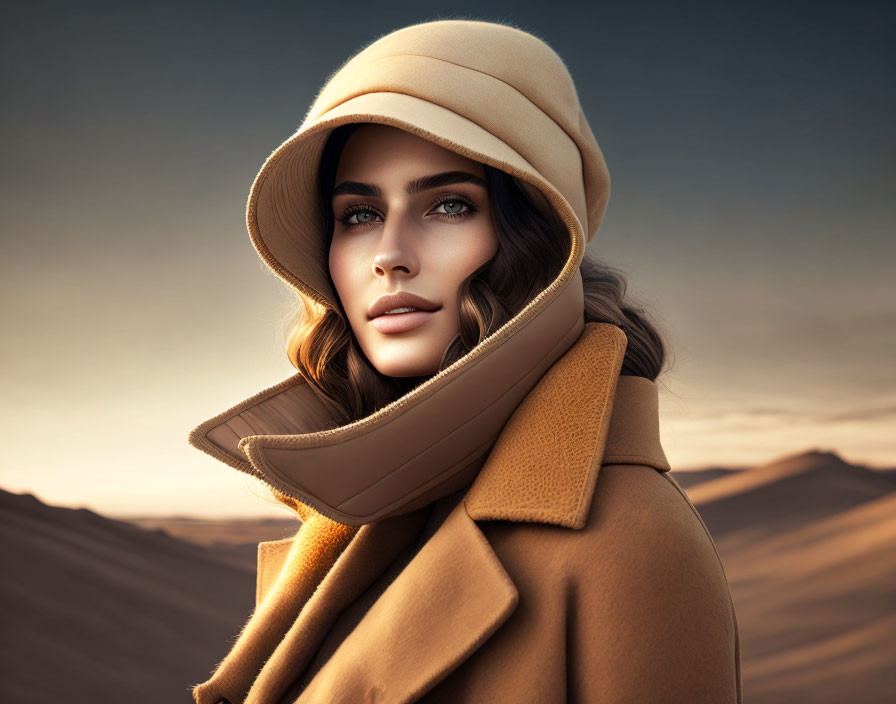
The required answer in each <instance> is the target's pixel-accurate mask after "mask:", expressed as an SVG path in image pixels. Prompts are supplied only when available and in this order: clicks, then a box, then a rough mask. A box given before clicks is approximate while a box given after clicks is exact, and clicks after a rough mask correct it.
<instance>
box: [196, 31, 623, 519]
mask: <svg viewBox="0 0 896 704" xmlns="http://www.w3.org/2000/svg"><path fill="white" fill-rule="evenodd" d="M349 122H373V123H381V124H387V125H393V126H395V127H398V128H400V129H403V130H407V131H408V132H411V133H413V134H415V135H418V136H420V137H423V138H425V139H427V140H430V141H432V142H435V143H437V144H439V145H441V146H443V147H445V148H447V149H450V150H452V151H455V152H458V153H460V154H462V155H464V156H466V157H469V158H471V159H474V160H477V161H480V162H483V163H485V164H489V165H491V166H494V167H496V168H498V169H501V170H503V171H505V172H507V173H509V174H512V175H513V176H516V177H517V178H519V179H521V180H522V181H524V182H526V183H528V184H531V185H532V186H534V187H535V188H537V189H539V190H540V191H541V192H542V193H544V195H545V196H546V197H547V199H548V201H549V202H550V203H551V204H552V205H553V207H554V208H555V209H556V211H557V213H558V215H559V216H560V218H561V219H562V220H563V222H564V223H565V224H566V227H567V230H568V232H566V233H558V236H561V235H562V236H564V237H568V239H569V256H568V259H567V261H566V264H565V265H564V267H563V269H562V270H561V272H560V273H559V275H558V276H557V277H556V279H555V280H554V281H553V282H552V283H551V284H550V285H549V286H548V287H547V288H545V289H544V290H543V291H541V292H540V293H539V294H538V295H537V296H536V297H535V298H534V299H533V300H532V301H530V302H529V303H528V304H527V305H526V306H525V307H524V308H523V309H522V310H521V311H520V312H519V313H518V314H517V315H516V316H515V317H514V318H512V319H511V320H510V321H508V322H507V323H506V324H505V325H504V326H502V327H501V328H500V329H498V330H497V331H495V332H494V333H493V334H492V335H490V336H489V337H487V338H486V339H484V340H483V341H482V342H480V343H479V344H478V345H477V346H476V347H475V348H474V349H472V350H471V351H470V352H469V353H468V354H466V355H465V356H464V357H462V358H461V359H459V360H457V361H456V362H455V363H454V364H452V365H451V366H449V367H447V368H446V369H443V370H442V371H441V372H439V373H438V374H436V375H434V376H433V377H431V378H430V379H428V380H427V381H426V382H424V383H423V384H421V385H420V386H418V387H416V388H415V389H413V390H412V391H410V392H408V393H407V394H405V395H403V396H402V397H401V398H399V399H397V400H395V401H394V402H392V403H391V404H389V405H387V406H385V407H383V408H381V409H379V410H377V411H376V412H375V413H373V414H371V415H369V416H367V417H365V418H362V419H360V420H357V421H355V422H353V423H349V424H346V425H343V426H340V427H337V428H329V429H323V430H322V429H321V428H324V427H325V425H324V424H325V421H326V416H327V414H326V413H325V411H324V410H323V407H322V405H321V403H320V401H319V400H318V399H317V398H316V397H315V395H314V394H313V393H312V392H311V390H310V388H309V387H308V386H307V384H306V383H305V382H304V379H303V378H302V377H301V375H299V374H296V375H294V376H293V377H290V378H289V379H286V380H284V381H283V382H281V383H279V384H277V385H275V386H273V387H270V388H268V389H265V390H263V391H261V392H259V393H257V394H255V395H253V396H252V397H251V398H248V399H246V400H245V401H242V402H240V403H238V404H237V405H235V406H233V407H232V408H230V409H228V410H227V411H224V412H223V413H220V414H218V415H217V416H215V417H214V418H212V419H210V420H208V421H206V422H204V423H202V424H201V425H200V426H198V427H197V428H195V429H194V430H193V431H192V432H191V433H190V442H191V444H193V445H194V446H195V447H197V448H199V449H201V450H203V451H205V452H207V453H209V454H211V455H212V456H214V457H216V458H218V459H219V460H221V461H222V462H225V463H226V464H228V465H230V466H233V467H236V468H238V469H240V470H242V471H245V472H248V473H250V474H253V475H254V476H257V477H259V478H261V479H262V480H263V481H265V482H267V483H268V484H270V485H271V486H273V487H275V488H276V489H278V490H279V491H281V492H283V493H284V494H286V495H287V496H290V497H292V498H295V499H297V500H299V501H301V502H303V503H305V504H307V505H309V506H312V507H313V508H315V509H316V510H318V511H319V512H321V513H323V514H324V515H326V516H328V517H330V518H332V519H333V520H336V521H339V522H342V523H345V524H348V525H360V524H363V523H368V522H372V521H375V520H379V519H381V518H383V517H385V516H389V515H396V514H399V513H404V512H407V511H410V510H413V509H415V508H418V507H420V506H422V505H425V504H426V503H428V502H429V501H432V500H434V499H435V498H438V497H440V496H443V495H445V494H447V493H450V492H452V491H455V490H457V489H458V488H460V487H463V486H464V485H465V484H466V483H468V482H469V481H470V480H471V479H472V478H473V477H474V476H475V474H476V473H477V471H478V470H479V469H480V468H481V466H482V464H483V462H484V461H485V459H486V457H487V456H488V454H489V451H490V449H491V447H492V446H493V445H494V442H495V440H496V439H497V437H498V435H499V434H500V431H501V429H502V428H503V426H504V424H505V423H506V422H507V420H508V419H509V417H510V416H511V415H512V413H513V411H514V410H515V409H516V407H517V406H518V405H519V403H520V401H521V400H522V399H523V398H524V397H525V396H526V394H527V393H528V392H529V391H530V390H531V389H532V387H533V386H534V385H535V384H536V383H537V382H538V380H539V379H540V378H541V376H542V375H543V374H544V373H545V372H546V371H547V369H549V368H550V367H551V366H552V365H553V364H554V362H556V361H557V360H558V359H559V358H560V357H561V356H562V355H563V354H564V353H565V352H566V351H567V350H568V349H569V348H570V347H571V346H572V345H573V344H574V343H575V341H576V340H577V339H578V337H579V336H580V335H581V332H582V330H583V329H584V300H583V290H582V280H581V276H580V274H579V269H578V267H579V264H580V263H581V261H582V257H583V255H584V251H585V245H586V243H587V242H588V241H590V240H591V239H592V238H593V237H594V235H595V233H596V232H597V229H598V227H599V225H600V222H601V220H602V218H603V216H604V212H605V211H606V207H607V202H608V200H609V195H610V179H609V173H608V171H607V167H606V164H605V162H604V158H603V155H602V153H601V150H600V148H599V147H598V144H597V141H596V140H595V137H594V135H593V133H592V131H591V129H590V127H589V125H588V121H587V120H586V118H585V115H584V114H583V112H582V108H581V106H580V103H579V99H578V95H577V92H576V88H575V85H574V83H573V80H572V78H571V76H570V74H569V72H568V70H567V68H566V66H565V64H564V62H563V61H562V59H561V58H560V57H559V56H558V55H557V53H555V51H554V50H553V49H551V48H550V47H549V46H548V45H547V44H546V43H545V42H544V41H542V40H541V39H539V38H538V37H536V36H534V35H533V34H530V33H528V32H525V31H522V30H520V29H517V28H515V27H512V26H508V25H504V24H496V23H491V22H483V21H473V20H440V21H434V22H424V23H421V24H415V25H412V26H409V27H405V28H403V29H399V30H397V31H394V32H392V33H390V34H387V35H386V36H383V37H381V38H380V39H378V40H376V41H374V42H373V43H371V44H370V45H368V46H367V47H365V48H364V49H363V50H362V51H360V52H359V53H358V54H356V55H355V56H353V57H352V58H351V59H349V60H348V61H347V62H346V63H345V64H344V65H342V66H341V67H340V68H339V69H338V70H337V71H336V72H335V73H334V74H332V75H331V77H330V78H329V80H328V81H327V82H326V84H325V85H324V86H323V88H322V89H321V90H320V92H319V93H318V95H317V97H316V99H315V100H314V102H313V104H312V105H311V107H310V109H309V110H308V113H307V114H306V116H305V119H304V121H303V122H302V124H301V126H300V127H299V129H298V130H297V131H296V132H295V133H294V134H293V135H292V136H290V137H289V138H288V139H287V140H286V141H284V142H283V143H282V144H281V145H280V146H279V147H277V149H276V150H274V152H273V153H272V154H271V155H270V156H269V157H268V159H267V160H266V161H265V162H264V165H263V166H262V167H261V170H260V171H259V173H258V175H257V176H256V178H255V181H254V183H253V184H252V188H251V190H250V192H249V199H248V204H247V224H248V229H249V233H250V235H251V239H252V243H253V245H254V246H255V248H256V250H257V251H258V254H259V255H260V256H261V258H262V259H263V260H264V262H265V263H266V264H267V265H268V266H269V267H270V268H271V269H272V270H273V271H274V272H275V273H276V274H277V275H278V276H279V277H280V278H282V279H283V280H284V281H286V282H287V283H288V284H289V285H290V286H293V287H295V288H296V289H299V290H300V291H303V292H304V293H306V294H307V295H308V296H310V297H312V298H313V299H315V300H316V301H318V302H319V303H321V304H322V305H324V306H327V307H329V308H334V309H338V298H337V295H336V293H335V290H334V288H333V285H332V283H331V280H330V277H329V270H328V252H327V241H326V234H327V233H326V232H325V231H324V223H325V218H324V212H323V210H322V207H323V204H322V202H321V199H320V193H319V188H318V167H319V163H320V158H321V154H322V152H323V148H324V145H325V143H326V141H327V137H328V136H329V134H330V132H331V131H332V130H333V129H334V128H335V127H337V126H339V125H342V124H345V123H349ZM295 184H298V186H296V185H295ZM275 213H278V214H279V215H278V216H277V217H275ZM284 213H285V214H286V215H285V216H284Z"/></svg>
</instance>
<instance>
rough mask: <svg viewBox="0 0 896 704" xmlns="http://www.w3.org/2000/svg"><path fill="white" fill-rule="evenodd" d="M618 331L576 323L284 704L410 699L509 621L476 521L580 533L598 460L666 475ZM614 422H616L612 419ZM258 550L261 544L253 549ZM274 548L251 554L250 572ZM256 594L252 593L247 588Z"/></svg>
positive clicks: (514, 598) (650, 399)
mask: <svg viewBox="0 0 896 704" xmlns="http://www.w3.org/2000/svg"><path fill="white" fill-rule="evenodd" d="M625 347H626V340H625V336H624V334H623V333H622V332H621V330H619V328H617V327H616V326H613V325H609V324H603V323H590V324H588V325H586V327H585V331H584V333H583V335H582V338H581V339H580V340H579V341H578V342H577V343H576V345H575V346H574V347H573V348H571V350H570V351H569V352H567V354H566V355H565V356H564V357H563V358H561V359H560V360H559V361H558V362H557V363H556V364H555V365H554V366H553V367H551V369H550V370H549V371H548V372H547V373H546V374H545V376H544V377H543V378H542V379H541V380H540V381H539V383H538V385H537V386H536V387H535V388H534V389H533V390H532V392H530V394H529V395H528V396H527V397H526V399H525V400H524V401H523V403H522V404H521V405H520V406H519V408H518V409H517V411H516V412H515V413H514V415H513V416H512V417H511V419H510V420H509V422H508V423H507V425H506V426H505V428H504V430H503V431H502V434H501V436H500V437H499V439H498V442H497V444H496V445H495V447H494V449H493V450H492V452H491V454H490V455H489V458H488V460H487V461H486V464H485V465H484V466H483V468H482V470H481V472H480V473H479V474H478V475H477V477H476V480H475V481H474V482H473V484H472V485H471V486H470V489H469V490H468V492H467V494H466V495H465V497H464V499H463V500H461V501H460V503H458V504H457V506H456V507H455V508H454V509H453V510H452V512H451V513H450V514H449V515H448V517H447V518H446V519H445V521H444V522H443V523H442V525H441V526H440V527H439V529H438V530H437V531H436V532H435V534H434V535H433V536H432V537H431V538H430V539H429V540H428V541H427V542H426V543H425V544H424V545H423V547H422V548H421V549H420V551H419V552H418V553H417V554H416V555H415V557H414V558H413V559H412V560H411V561H410V563H408V565H407V566H406V567H405V569H404V570H403V571H402V572H401V573H400V574H399V575H398V577H396V579H395V580H394V581H393V582H392V583H391V584H390V585H389V586H388V587H387V589H386V590H385V591H384V592H383V594H382V595H381V596H380V598H379V599H378V600H377V601H376V602H375V603H374V604H373V605H372V606H371V608H370V609H369V610H368V612H367V613H366V614H365V615H364V617H363V618H362V619H361V621H360V622H359V623H358V625H357V626H356V627H355V629H354V630H353V631H352V632H351V633H350V634H349V635H348V636H347V637H346V639H345V640H344V641H343V642H342V643H341V644H340V646H339V647H338V648H337V650H336V651H335V652H334V653H333V655H332V656H331V658H330V659H329V660H328V661H327V662H326V663H325V664H324V666H323V667H322V668H321V670H320V671H319V672H318V673H317V674H316V675H315V677H314V678H313V679H312V680H311V682H310V683H309V685H308V686H307V687H306V688H305V690H304V691H303V692H302V693H301V695H299V697H298V699H296V700H295V702H296V704H323V703H324V702H328V703H340V702H359V701H369V700H370V698H371V697H372V696H373V697H379V698H381V699H382V700H384V701H385V700H388V701H390V702H397V703H398V702H413V701H416V700H417V699H419V698H420V697H422V696H423V695H424V694H425V693H426V692H427V691H429V690H430V689H432V688H433V687H434V686H435V685H436V684H437V683H438V682H439V681H440V680H442V679H444V678H445V677H446V676H447V675H448V674H449V673H450V672H452V671H453V670H454V669H456V668H457V667H458V666H459V665H460V664H461V663H462V662H464V661H465V660H466V659H467V658H469V657H470V656H471V655H472V654H473V653H474V652H475V651H476V650H477V649H478V648H479V647H481V646H482V645H483V643H485V642H486V641H487V640H488V639H489V637H491V635H492V634H493V633H495V631H497V630H498V628H500V626H501V625H502V624H503V623H504V622H505V621H506V620H507V619H508V618H509V617H510V615H511V614H512V613H513V611H514V609H515V608H516V607H517V604H518V602H519V592H518V590H517V587H516V585H515V584H514V583H513V580H512V579H511V577H510V575H509V574H508V573H507V571H506V570H505V568H504V566H503V565H502V564H501V562H500V560H499V558H498V556H497V554H496V553H495V551H494V550H493V548H492V546H491V545H490V543H489V542H488V540H487V538H486V537H485V535H484V533H483V532H482V530H481V529H480V528H479V526H478V525H477V521H482V520H507V521H516V522H541V523H546V524H552V525H557V526H564V527H567V528H572V529H580V528H582V527H583V526H584V524H585V521H586V519H587V517H588V513H589V510H590V507H591V504H592V497H593V493H594V490H595V485H596V480H597V475H598V471H599V469H600V467H601V466H602V465H604V464H610V463H613V464H647V465H649V466H652V467H655V468H656V469H658V470H660V471H668V469H669V464H668V462H667V461H666V458H665V455H664V454H663V451H662V447H661V445H660V443H659V432H658V430H659V424H658V418H657V410H658V409H657V386H656V383H655V382H653V381H651V380H648V379H644V378H642V377H629V376H622V377H620V376H619V370H620V367H621V364H622V359H623V356H624V353H625ZM613 418H616V419H617V421H616V422H612V419H613ZM262 545H264V544H262ZM262 555H265V558H264V559H276V555H277V552H274V551H269V552H267V553H265V551H264V550H263V549H261V548H260V550H259V578H260V579H261V578H262V575H263V574H264V575H269V574H271V573H272V572H274V571H275V570H271V569H270V565H263V564H262V559H263V558H262ZM259 596H260V597H262V596H263V585H262V584H261V582H260V583H259Z"/></svg>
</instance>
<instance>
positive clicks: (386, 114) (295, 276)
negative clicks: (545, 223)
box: [246, 92, 585, 308]
mask: <svg viewBox="0 0 896 704" xmlns="http://www.w3.org/2000/svg"><path fill="white" fill-rule="evenodd" d="M350 122H373V123H379V124H387V125H392V126H395V127H398V128H400V129H404V130H406V131H408V132H411V133H412V134H415V135H418V136H420V137H422V138H424V139H428V140H430V141H432V142H435V143H437V144H439V145H441V146H443V147H445V148H447V149H450V150H452V151H454V152H457V153H459V154H461V155H463V156H466V157H468V158H470V159H474V160H476V161H479V162H482V163H486V164H489V165H490V166H493V167H495V168H498V169H501V170H502V171H505V172H507V173H509V174H511V175H513V176H516V177H517V178H519V179H521V180H523V181H525V182H528V183H530V184H532V185H533V186H535V187H537V188H538V189H539V190H540V191H541V192H542V193H544V194H545V196H546V197H547V198H548V200H549V201H550V203H551V205H552V206H553V207H554V208H555V210H556V211H557V214H558V215H559V216H560V218H561V219H562V220H563V222H564V223H565V224H566V227H567V231H568V233H569V237H570V250H569V259H568V261H567V262H566V265H565V266H564V268H563V270H562V271H561V272H560V274H559V275H558V276H557V280H555V282H554V283H555V284H556V283H557V282H558V281H559V280H562V279H565V278H568V276H569V274H570V271H571V270H572V269H573V268H577V267H578V265H579V263H580V262H581V259H582V256H584V248H585V234H584V228H583V226H582V223H581V221H580V219H579V217H578V216H577V214H576V211H575V208H574V207H573V206H572V205H571V204H570V203H569V202H568V201H567V199H566V198H565V197H564V196H563V195H562V194H561V193H560V191H558V190H557V188H555V187H554V186H553V185H551V183H550V182H549V181H548V180H547V179H546V178H545V177H544V176H543V175H542V174H541V173H539V171H538V169H536V168H535V167H534V166H533V165H532V164H530V163H529V162H528V161H527V160H526V159H525V158H523V156H521V155H520V154H519V153H518V152H517V151H515V150H514V149H513V148H511V147H510V146H508V145H507V144H506V143H505V142H503V141H502V140H501V139H499V138H498V137H496V136H495V135H493V134H492V133H491V132H489V131H488V130H486V129H484V128H482V127H480V126H479V125H477V124H476V123H475V122H473V121H472V120H469V119H468V118H466V117H463V116H462V115H459V114H457V113H456V112H454V111H452V110H449V109H447V108H444V107H442V106H440V105H437V104H435V103H432V102H429V101H426V100H422V99H420V98H416V97H414V96H411V95H407V94H404V93H391V92H376V93H365V94H362V95H359V96H356V97H354V98H351V99H350V100H347V101H345V102H343V103H341V104H339V105H337V106H336V107H334V108H332V109H331V110H329V111H327V112H325V113H323V114H322V115H319V116H317V117H316V118H315V119H314V120H313V121H312V122H310V123H308V122H306V123H304V124H303V125H302V126H301V127H300V128H299V129H298V131H296V132H295V133H294V134H293V135H292V136H290V137H289V138H288V139H287V140H286V141H284V142H283V143H282V144H281V145H280V146H279V147H277V149H276V150H274V152H273V153H272V154H271V155H270V156H269V157H268V158H267V160H266V161H265V163H264V165H263V166H262V168H261V170H260V171H259V172H258V175H257V176H256V178H255V181H254V182H253V184H252V188H251V190H250V192H249V199H248V203H247V207H246V224H247V227H248V229H249V234H250V236H251V239H252V243H253V245H254V247H255V249H256V251H257V252H258V254H259V255H260V256H261V258H262V259H263V260H264V261H265V263H266V264H267V265H268V266H270V267H271V269H272V270H273V271H274V272H275V273H276V274H277V275H278V276H279V277H280V278H282V279H283V280H284V281H286V282H287V283H288V284H290V285H291V286H293V287H295V288H297V289H299V290H300V291H302V292H303V293H304V294H306V295H307V296H310V297H311V298H313V299H314V300H316V301H317V302H318V303H320V304H322V305H324V306H326V307H328V308H336V307H337V301H338V299H337V297H336V292H335V291H334V290H333V286H332V283H331V279H330V276H329V266H328V253H327V251H326V246H327V243H326V241H325V239H326V238H325V233H324V232H323V226H324V222H325V220H324V213H323V212H322V207H323V204H322V203H321V201H320V194H319V191H318V178H317V177H318V168H319V164H320V158H321V155H322V153H323V149H324V146H325V144H326V141H327V138H328V137H329V135H330V132H332V130H333V129H335V128H336V127H338V126H339V125H343V124H346V123H350ZM578 205H580V206H582V205H583V204H578ZM549 288H550V287H549Z"/></svg>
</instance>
